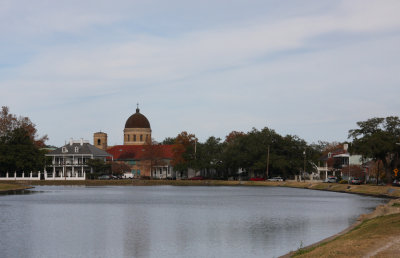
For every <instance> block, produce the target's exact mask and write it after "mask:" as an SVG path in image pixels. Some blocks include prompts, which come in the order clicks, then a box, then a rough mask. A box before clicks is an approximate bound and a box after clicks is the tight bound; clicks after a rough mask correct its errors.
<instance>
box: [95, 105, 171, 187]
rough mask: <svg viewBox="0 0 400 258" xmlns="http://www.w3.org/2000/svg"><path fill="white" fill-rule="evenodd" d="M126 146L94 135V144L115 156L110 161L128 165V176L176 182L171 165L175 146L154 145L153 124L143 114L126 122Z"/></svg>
mask: <svg viewBox="0 0 400 258" xmlns="http://www.w3.org/2000/svg"><path fill="white" fill-rule="evenodd" d="M123 132H124V141H123V142H124V144H123V145H116V146H111V147H110V146H107V134H106V133H104V132H97V133H94V134H93V145H94V146H96V147H97V148H99V149H102V150H106V151H107V152H108V153H109V154H110V156H111V157H109V158H108V160H109V161H111V160H113V161H114V162H121V163H125V164H126V165H128V166H129V168H130V172H128V174H126V175H125V177H134V178H139V177H142V178H143V177H145V178H170V179H175V178H176V173H175V171H173V168H172V166H171V165H170V163H171V160H172V157H173V151H172V148H173V145H153V144H152V139H151V132H152V131H151V127H150V122H149V120H148V119H147V118H146V116H144V115H143V114H141V113H140V109H139V106H138V107H137V108H136V113H134V114H133V115H131V116H130V117H129V118H128V119H127V120H126V123H125V128H124V131H123Z"/></svg>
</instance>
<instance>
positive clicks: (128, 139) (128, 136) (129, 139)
mask: <svg viewBox="0 0 400 258" xmlns="http://www.w3.org/2000/svg"><path fill="white" fill-rule="evenodd" d="M129 141H130V139H129V134H128V142H129Z"/></svg>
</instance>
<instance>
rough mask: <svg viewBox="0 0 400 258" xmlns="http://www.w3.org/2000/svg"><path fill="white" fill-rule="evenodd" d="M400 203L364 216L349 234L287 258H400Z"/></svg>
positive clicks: (328, 240)
mask: <svg viewBox="0 0 400 258" xmlns="http://www.w3.org/2000/svg"><path fill="white" fill-rule="evenodd" d="M399 236H400V200H399V199H396V200H391V201H390V202H388V203H387V204H385V205H380V206H378V207H377V208H376V209H375V211H373V212H372V213H370V214H365V215H361V216H360V218H359V220H358V222H357V223H356V224H355V225H353V226H352V228H351V229H350V230H348V232H347V233H343V232H342V234H340V235H339V236H334V237H331V238H328V239H326V240H323V241H321V242H319V243H318V244H314V245H311V246H308V247H306V248H303V249H302V250H299V251H297V252H293V253H290V254H288V255H286V256H285V257H292V256H294V257H400V238H399Z"/></svg>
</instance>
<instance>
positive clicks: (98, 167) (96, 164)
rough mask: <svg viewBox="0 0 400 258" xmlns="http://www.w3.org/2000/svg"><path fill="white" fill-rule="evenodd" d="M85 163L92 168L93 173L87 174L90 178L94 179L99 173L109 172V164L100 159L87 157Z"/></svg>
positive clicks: (106, 173) (107, 173)
mask: <svg viewBox="0 0 400 258" xmlns="http://www.w3.org/2000/svg"><path fill="white" fill-rule="evenodd" d="M86 164H87V165H88V166H89V167H91V168H92V169H93V173H91V174H90V175H88V174H87V176H88V177H89V178H90V179H95V178H97V177H98V176H101V175H109V174H111V171H112V170H111V164H109V163H107V162H105V161H104V160H102V159H89V160H88V161H87V163H86Z"/></svg>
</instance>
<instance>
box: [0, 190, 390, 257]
mask: <svg viewBox="0 0 400 258" xmlns="http://www.w3.org/2000/svg"><path fill="white" fill-rule="evenodd" d="M35 192H36V193H37V192H40V194H28V195H7V196H0V209H1V210H0V234H1V236H2V237H1V238H0V257H248V256H251V257H273V256H279V255H282V254H285V253H287V252H289V251H290V250H295V249H297V248H298V247H299V246H300V244H301V243H303V244H304V245H307V244H311V243H313V242H316V241H318V240H320V239H322V238H325V237H328V236H330V235H333V234H335V233H337V232H339V231H341V230H343V229H344V228H346V227H348V226H349V225H350V224H351V223H353V222H354V220H355V219H356V218H357V216H358V215H359V214H361V213H364V212H366V211H367V210H368V209H371V208H372V207H374V206H376V205H377V204H378V203H380V202H382V200H381V199H378V198H371V197H362V196H357V195H346V194H340V193H330V192H318V191H310V190H304V189H290V188H261V187H257V188H256V187H173V186H152V187H64V186H57V187H54V186H46V187H38V188H36V189H34V190H33V191H32V193H35Z"/></svg>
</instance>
